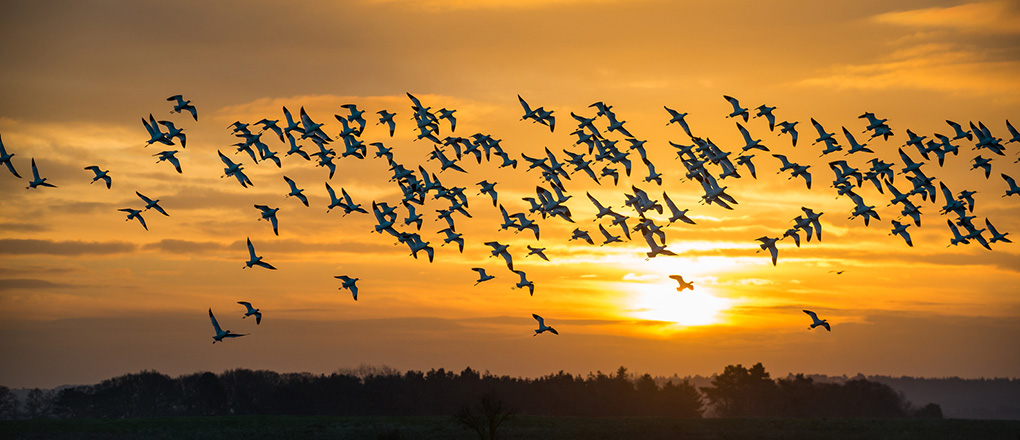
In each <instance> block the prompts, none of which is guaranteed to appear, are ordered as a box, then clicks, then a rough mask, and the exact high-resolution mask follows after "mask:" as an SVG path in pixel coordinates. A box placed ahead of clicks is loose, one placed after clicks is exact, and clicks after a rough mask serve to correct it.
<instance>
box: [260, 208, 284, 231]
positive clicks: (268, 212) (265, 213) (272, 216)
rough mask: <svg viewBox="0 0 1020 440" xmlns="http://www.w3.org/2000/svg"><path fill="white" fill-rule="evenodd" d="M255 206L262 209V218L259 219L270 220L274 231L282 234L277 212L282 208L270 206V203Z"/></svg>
mask: <svg viewBox="0 0 1020 440" xmlns="http://www.w3.org/2000/svg"><path fill="white" fill-rule="evenodd" d="M255 208H257V209H258V210H259V211H262V218H260V219H259V221H262V220H268V221H269V223H271V224H272V225H273V233H274V234H276V235H280V229H279V225H278V224H277V221H276V212H277V211H279V210H280V208H270V207H269V206H268V205H255Z"/></svg>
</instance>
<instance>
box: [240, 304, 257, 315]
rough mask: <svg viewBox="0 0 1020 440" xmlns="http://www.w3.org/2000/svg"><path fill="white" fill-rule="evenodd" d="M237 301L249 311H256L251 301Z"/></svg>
mask: <svg viewBox="0 0 1020 440" xmlns="http://www.w3.org/2000/svg"><path fill="white" fill-rule="evenodd" d="M237 303H238V304H240V305H242V306H244V307H245V308H247V309H248V312H249V313H250V312H254V311H255V309H254V308H252V306H251V303H250V302H248V301H238V302H237Z"/></svg>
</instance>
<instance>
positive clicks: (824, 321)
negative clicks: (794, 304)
mask: <svg viewBox="0 0 1020 440" xmlns="http://www.w3.org/2000/svg"><path fill="white" fill-rule="evenodd" d="M804 313H807V314H808V316H810V317H811V320H812V321H813V322H812V323H811V327H808V330H811V329H813V328H815V327H818V326H822V327H825V331H830V332H831V331H832V328H830V327H829V323H828V320H827V319H818V315H816V314H815V312H812V311H810V310H805V311H804Z"/></svg>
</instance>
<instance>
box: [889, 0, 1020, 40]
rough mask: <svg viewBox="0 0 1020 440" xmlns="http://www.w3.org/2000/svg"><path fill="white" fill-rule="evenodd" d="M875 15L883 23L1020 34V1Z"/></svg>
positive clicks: (979, 3)
mask: <svg viewBox="0 0 1020 440" xmlns="http://www.w3.org/2000/svg"><path fill="white" fill-rule="evenodd" d="M872 19H873V20H874V21H876V22H879V23H887V24H895V25H901V26H911V27H919V28H948V29H959V30H963V31H968V32H977V33H987V34H1008V35H1015V34H1020V26H1017V22H1020V8H1018V7H1017V3H1016V2H1008V1H993V2H977V3H965V4H962V5H956V6H949V7H931V8H922V9H912V10H909V11H896V12H886V13H884V14H879V15H876V16H874V17H872Z"/></svg>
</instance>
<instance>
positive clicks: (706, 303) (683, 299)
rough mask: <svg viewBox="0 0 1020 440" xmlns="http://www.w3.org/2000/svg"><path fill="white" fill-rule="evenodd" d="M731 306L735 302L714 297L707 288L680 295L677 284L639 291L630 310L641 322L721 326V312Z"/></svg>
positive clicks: (649, 287) (699, 288) (659, 285)
mask: <svg viewBox="0 0 1020 440" xmlns="http://www.w3.org/2000/svg"><path fill="white" fill-rule="evenodd" d="M732 306H733V300H730V299H726V298H720V297H717V296H714V295H712V293H711V291H710V289H706V288H704V287H696V288H695V289H694V290H693V291H692V290H684V291H683V292H677V291H676V286H675V285H668V284H656V285H653V286H648V287H647V288H645V289H643V290H641V291H640V292H636V293H635V296H634V297H633V300H632V302H631V303H630V310H631V311H632V313H633V316H634V317H636V318H640V319H647V320H651V321H665V322H673V323H676V324H678V325H681V326H696V325H710V324H717V323H719V312H722V311H724V310H726V309H729V308H730V307H732Z"/></svg>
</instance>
